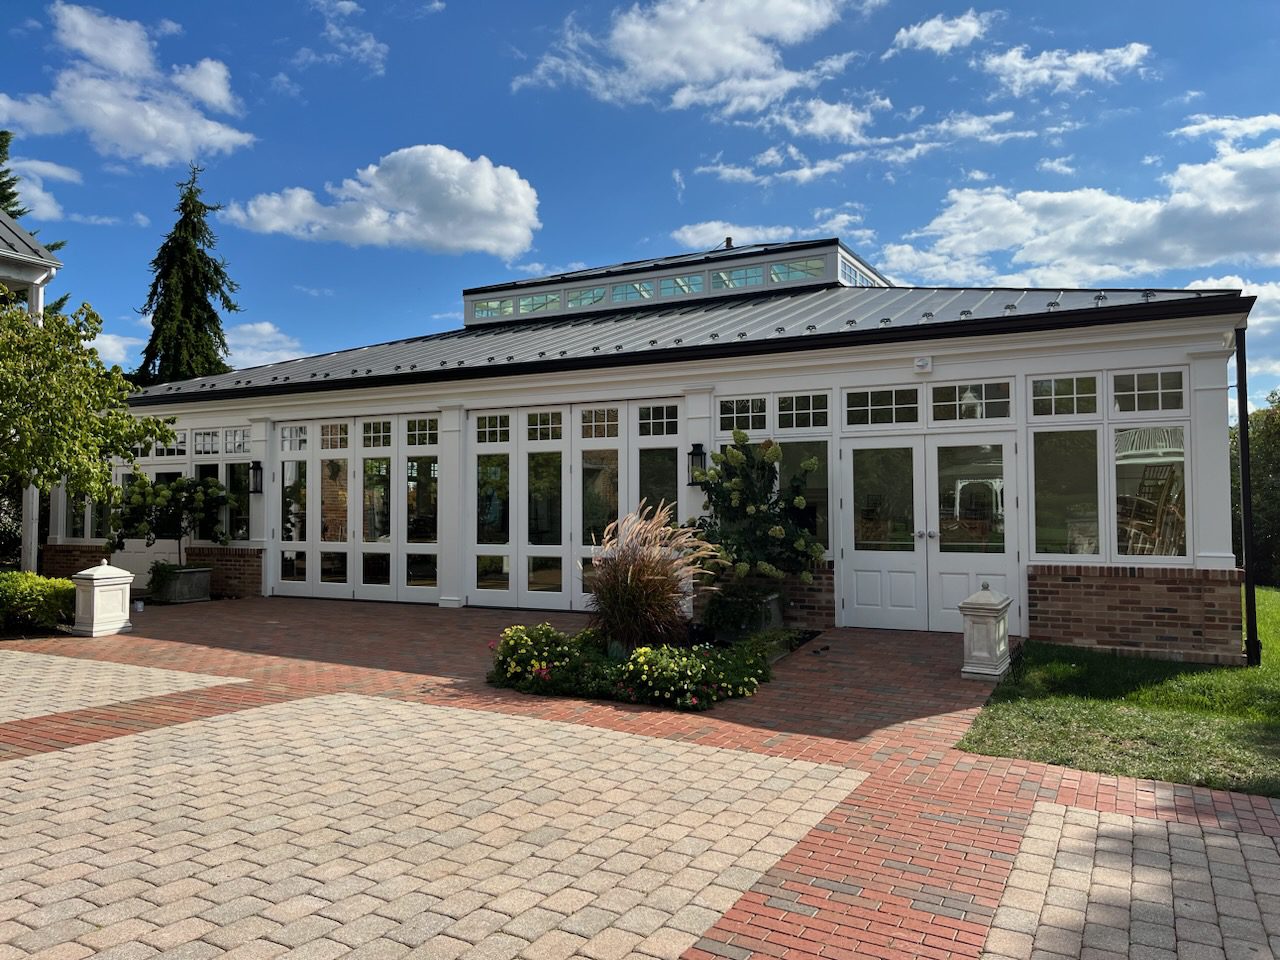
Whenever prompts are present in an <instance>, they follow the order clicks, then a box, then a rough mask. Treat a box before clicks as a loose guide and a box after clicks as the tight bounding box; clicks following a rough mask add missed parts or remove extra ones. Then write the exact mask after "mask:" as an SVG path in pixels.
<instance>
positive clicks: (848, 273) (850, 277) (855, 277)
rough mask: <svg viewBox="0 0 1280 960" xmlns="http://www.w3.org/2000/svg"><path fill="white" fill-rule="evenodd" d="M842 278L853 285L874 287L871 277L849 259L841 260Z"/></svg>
mask: <svg viewBox="0 0 1280 960" xmlns="http://www.w3.org/2000/svg"><path fill="white" fill-rule="evenodd" d="M840 279H841V280H843V281H844V282H845V283H847V284H849V286H851V287H874V286H875V284H874V283H872V281H871V278H870V277H868V276H867V275H866V274H865V273H863V272H862V271H861V270H859V269H858V268H857V267H855V266H854V265H853V264H852V263H850V262H849V261H848V260H841V261H840Z"/></svg>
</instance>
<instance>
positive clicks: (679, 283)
mask: <svg viewBox="0 0 1280 960" xmlns="http://www.w3.org/2000/svg"><path fill="white" fill-rule="evenodd" d="M704 282H705V281H704V280H703V278H702V274H700V273H691V274H689V275H688V276H684V277H663V278H662V279H661V280H659V281H658V291H659V292H660V293H661V294H662V295H663V296H664V297H683V296H687V295H688V294H690V293H701V292H702V288H703V283H704Z"/></svg>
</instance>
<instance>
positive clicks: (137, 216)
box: [129, 210, 151, 227]
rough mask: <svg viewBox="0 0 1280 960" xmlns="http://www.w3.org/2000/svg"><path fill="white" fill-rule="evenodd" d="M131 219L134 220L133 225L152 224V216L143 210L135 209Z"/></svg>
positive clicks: (144, 225) (145, 225)
mask: <svg viewBox="0 0 1280 960" xmlns="http://www.w3.org/2000/svg"><path fill="white" fill-rule="evenodd" d="M129 219H130V220H132V221H133V225H134V226H135V227H149V226H151V218H150V217H148V216H147V215H146V214H145V213H143V212H142V211H141V210H135V211H134V213H133V216H131V217H130V218H129Z"/></svg>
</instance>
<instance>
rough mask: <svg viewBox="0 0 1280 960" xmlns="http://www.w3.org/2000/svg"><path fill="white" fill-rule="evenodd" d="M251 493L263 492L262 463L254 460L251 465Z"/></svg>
mask: <svg viewBox="0 0 1280 960" xmlns="http://www.w3.org/2000/svg"><path fill="white" fill-rule="evenodd" d="M249 492H250V493H261V492H262V461H261V460H254V461H253V462H252V463H251V464H249Z"/></svg>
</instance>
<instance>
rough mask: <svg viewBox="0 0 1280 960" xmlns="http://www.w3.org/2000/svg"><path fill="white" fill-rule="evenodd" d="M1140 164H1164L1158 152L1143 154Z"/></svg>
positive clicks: (1147, 165) (1145, 165)
mask: <svg viewBox="0 0 1280 960" xmlns="http://www.w3.org/2000/svg"><path fill="white" fill-rule="evenodd" d="M1142 165H1143V166H1144V167H1159V166H1163V165H1164V157H1162V156H1160V154H1158V153H1148V154H1144V155H1143V157H1142Z"/></svg>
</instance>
